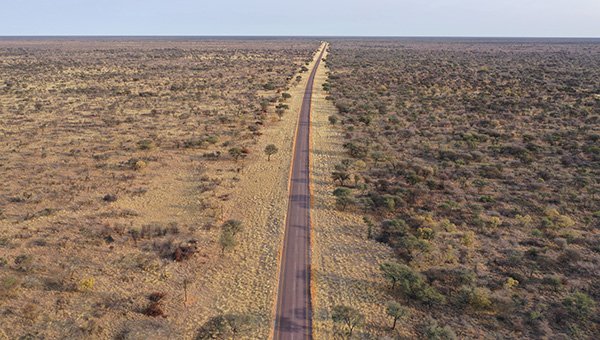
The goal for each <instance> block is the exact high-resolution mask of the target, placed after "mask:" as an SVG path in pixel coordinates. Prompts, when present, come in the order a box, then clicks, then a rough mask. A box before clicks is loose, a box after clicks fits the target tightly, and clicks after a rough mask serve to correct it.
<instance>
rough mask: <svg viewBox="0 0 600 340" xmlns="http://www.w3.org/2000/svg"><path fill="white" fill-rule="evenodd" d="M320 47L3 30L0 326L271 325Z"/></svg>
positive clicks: (187, 332)
mask: <svg viewBox="0 0 600 340" xmlns="http://www.w3.org/2000/svg"><path fill="white" fill-rule="evenodd" d="M319 45H320V41H319V40H316V39H234V38H229V39H226V38H223V39H209V38H201V39H194V38H52V39H42V38H39V39H35V38H31V39H30V38H27V39H25V38H3V39H2V40H0V79H1V83H0V178H1V181H2V187H0V202H1V203H0V301H1V302H0V313H1V314H2V317H1V318H0V338H2V337H4V338H8V339H17V338H20V339H34V338H36V339H37V338H46V339H50V338H54V339H57V338H61V339H70V338H72V339H77V338H81V339H94V338H101V339H148V338H165V339H196V338H204V337H207V336H208V337H211V336H217V333H220V335H219V336H221V337H223V338H228V337H231V336H232V335H237V336H238V338H241V337H243V336H246V338H266V337H268V334H269V332H270V327H271V318H272V305H273V302H274V301H273V300H274V296H275V289H276V280H277V274H278V272H277V260H278V253H277V252H278V250H279V246H280V240H281V235H282V231H283V222H282V221H283V219H284V216H285V207H286V202H287V196H286V186H287V174H288V172H289V163H290V153H291V139H292V136H293V131H294V128H295V122H296V117H297V115H296V113H297V112H298V109H299V105H300V98H301V94H302V91H303V84H304V82H305V80H306V79H305V78H307V76H305V75H306V74H307V73H306V71H307V70H308V68H309V67H311V65H312V60H313V57H314V53H315V51H316V50H317V49H318V47H319ZM268 144H275V145H276V148H278V150H279V153H276V154H274V155H272V156H270V158H271V159H270V161H268V160H267V155H265V153H264V150H265V148H266V146H267V145H268ZM271 150H272V148H271ZM264 183H270V184H271V185H264Z"/></svg>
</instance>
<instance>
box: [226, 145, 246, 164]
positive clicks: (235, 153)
mask: <svg viewBox="0 0 600 340" xmlns="http://www.w3.org/2000/svg"><path fill="white" fill-rule="evenodd" d="M243 153H244V150H243V149H242V148H239V147H234V148H231V149H229V154H230V155H231V157H233V158H235V161H236V162H237V161H238V159H240V157H242V154H243Z"/></svg>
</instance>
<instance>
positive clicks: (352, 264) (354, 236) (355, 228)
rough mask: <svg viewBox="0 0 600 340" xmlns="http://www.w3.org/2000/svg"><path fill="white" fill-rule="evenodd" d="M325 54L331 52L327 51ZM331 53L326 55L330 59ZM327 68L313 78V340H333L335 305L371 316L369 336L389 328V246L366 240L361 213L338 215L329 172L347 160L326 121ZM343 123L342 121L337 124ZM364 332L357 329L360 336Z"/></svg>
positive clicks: (329, 109) (328, 109) (334, 130)
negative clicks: (384, 272) (384, 266)
mask: <svg viewBox="0 0 600 340" xmlns="http://www.w3.org/2000/svg"><path fill="white" fill-rule="evenodd" d="M326 53H327V52H326ZM326 57H327V54H325V55H324V56H323V58H326ZM326 80H327V69H326V68H325V67H321V68H320V69H319V71H318V72H317V75H316V79H315V88H314V92H313V101H312V115H311V128H312V130H311V136H312V140H311V146H312V150H311V185H312V191H313V197H312V199H313V205H312V211H311V216H312V221H313V232H312V267H313V282H312V284H313V287H312V291H313V297H312V299H313V338H314V339H315V340H319V339H323V340H326V339H332V338H334V336H335V334H337V333H336V332H337V330H336V328H335V326H334V324H333V322H332V321H331V314H330V312H331V309H332V308H333V307H334V306H336V305H346V306H351V307H354V308H356V309H358V310H360V311H361V312H363V313H364V314H365V316H366V318H367V320H366V323H367V326H366V328H367V329H365V332H367V333H369V334H377V333H378V332H377V331H376V329H377V328H381V327H385V325H386V323H385V322H386V321H388V320H386V319H385V303H386V301H387V299H386V296H385V294H384V292H385V290H382V289H379V288H377V287H382V286H383V285H385V282H384V281H383V279H382V278H381V274H380V273H379V270H378V268H379V264H380V263H382V262H384V261H385V260H387V259H389V258H390V256H391V255H392V254H391V251H390V249H389V247H387V246H385V245H382V244H378V243H377V242H375V241H374V240H369V239H367V228H366V226H365V225H364V223H363V221H362V218H361V216H360V215H359V214H355V213H350V212H343V211H339V210H338V209H337V208H336V207H335V199H334V197H333V195H332V192H333V190H334V189H335V186H334V185H333V181H332V180H331V172H332V171H335V168H334V167H335V164H338V163H340V161H341V160H342V159H343V158H347V157H346V155H345V153H344V149H343V147H342V145H343V143H344V139H343V135H342V131H341V130H340V129H339V127H335V126H332V125H331V124H330V123H329V121H328V117H329V116H330V115H335V114H336V113H337V110H336V108H335V107H334V106H333V104H332V103H331V102H330V101H328V100H327V99H326V97H327V92H325V91H324V90H323V84H324V83H325V81H326ZM338 124H339V123H338ZM361 331H362V330H359V332H358V333H360V332H361Z"/></svg>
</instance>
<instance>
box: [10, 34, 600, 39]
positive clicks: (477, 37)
mask: <svg viewBox="0 0 600 340" xmlns="http://www.w3.org/2000/svg"><path fill="white" fill-rule="evenodd" d="M3 38H410V39H415V38H417V39H418V38H421V39H422V38H432V39H436V38H437V39H444V38H446V39H448V38H451V39H600V36H589V37H587V36H492V35H490V36H483V35H472V36H470V35H446V36H444V35H233V34H232V35H229V34H218V35H191V34H184V35H168V34H158V35H150V34H142V35H136V34H133V35H127V34H115V35H96V34H82V35H76V34H65V35H50V34H46V35H0V39H3Z"/></svg>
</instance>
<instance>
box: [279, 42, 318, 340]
mask: <svg viewBox="0 0 600 340" xmlns="http://www.w3.org/2000/svg"><path fill="white" fill-rule="evenodd" d="M326 47H327V45H325V46H324V47H323V50H322V51H321V54H320V55H319V57H318V58H317V61H316V62H315V65H314V67H313V70H312V72H311V73H310V76H309V78H308V82H307V84H306V89H305V90H304V97H303V99H302V108H301V109H300V116H299V118H298V127H297V132H296V141H295V145H294V154H293V155H292V172H291V182H290V190H289V204H288V210H287V217H286V222H285V236H284V240H283V250H282V256H281V272H280V273H279V289H278V296H277V309H276V314H275V331H274V339H275V340H306V339H312V320H311V319H312V317H311V316H312V307H311V297H310V226H311V224H310V183H309V179H310V177H309V167H310V164H309V160H310V159H309V153H310V110H311V100H312V91H313V85H314V81H315V74H316V72H317V68H318V67H319V63H320V62H321V58H322V57H323V52H325V48H326Z"/></svg>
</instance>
